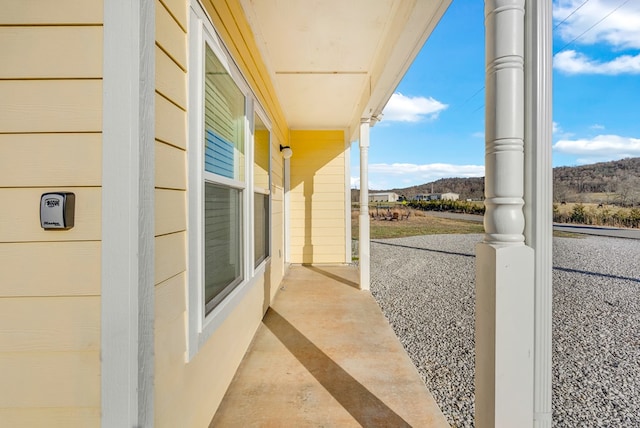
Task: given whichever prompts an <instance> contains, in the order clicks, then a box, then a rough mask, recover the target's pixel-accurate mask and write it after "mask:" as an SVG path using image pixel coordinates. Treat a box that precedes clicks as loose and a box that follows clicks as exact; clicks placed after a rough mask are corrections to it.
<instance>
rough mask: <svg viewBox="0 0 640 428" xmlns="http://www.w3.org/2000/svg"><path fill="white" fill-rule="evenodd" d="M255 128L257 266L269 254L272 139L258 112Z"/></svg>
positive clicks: (255, 255)
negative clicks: (270, 149)
mask: <svg viewBox="0 0 640 428" xmlns="http://www.w3.org/2000/svg"><path fill="white" fill-rule="evenodd" d="M253 123H254V130H253V147H254V149H253V153H254V163H253V186H254V204H253V210H254V214H253V242H254V246H253V248H254V263H255V266H256V267H257V266H258V265H259V264H260V263H261V262H262V261H263V260H265V259H266V258H267V257H268V256H269V255H270V254H269V247H270V242H269V218H270V217H269V212H270V209H269V207H270V205H269V188H270V186H271V183H270V176H269V171H270V162H269V160H270V158H271V153H270V151H269V148H270V146H271V140H270V138H269V130H268V129H267V127H266V126H265V125H264V123H263V122H262V119H260V116H258V115H257V114H256V115H255V117H254V121H253Z"/></svg>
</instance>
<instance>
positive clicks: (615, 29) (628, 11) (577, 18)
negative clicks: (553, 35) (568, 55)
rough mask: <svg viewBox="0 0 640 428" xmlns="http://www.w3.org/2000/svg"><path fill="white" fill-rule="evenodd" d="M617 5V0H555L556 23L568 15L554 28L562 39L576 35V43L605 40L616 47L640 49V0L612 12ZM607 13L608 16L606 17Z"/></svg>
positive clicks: (569, 38)
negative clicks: (585, 0) (586, 0)
mask: <svg viewBox="0 0 640 428" xmlns="http://www.w3.org/2000/svg"><path fill="white" fill-rule="evenodd" d="M583 3H584V5H583V6H581V5H582V4H583ZM620 4H621V2H620V0H591V1H588V2H586V3H585V2H584V0H557V1H554V8H553V18H554V20H555V21H556V22H557V23H559V22H561V21H563V20H564V19H565V18H567V17H568V18H567V20H566V21H565V22H563V23H562V24H561V25H560V26H559V27H558V28H557V30H556V31H558V33H559V34H560V37H561V38H562V39H563V40H564V41H565V42H571V41H572V40H574V39H575V38H576V37H579V39H578V40H577V41H576V43H580V44H588V45H590V44H596V43H606V44H608V45H610V46H613V47H615V48H617V49H639V48H640V2H638V1H637V0H631V1H629V2H627V3H626V4H624V5H623V6H622V7H620V8H619V9H617V10H616V11H615V12H613V13H611V12H612V11H613V10H614V9H616V8H617V7H618V6H620ZM576 9H577V10H576ZM574 11H575V13H573V14H572V12H574ZM609 13H611V15H609V16H607V15H608V14H609ZM571 14H572V15H571ZM569 15H571V16H569ZM605 16H606V18H605V19H604V20H602V22H599V23H598V21H600V20H601V19H602V18H604V17H605ZM596 23H598V24H597V25H595V26H593V25H594V24H596ZM592 26H593V28H591V29H590V27H592ZM587 30H588V31H587ZM585 31H586V33H585ZM583 33H584V34H583Z"/></svg>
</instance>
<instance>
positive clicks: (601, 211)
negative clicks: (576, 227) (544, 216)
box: [553, 204, 640, 228]
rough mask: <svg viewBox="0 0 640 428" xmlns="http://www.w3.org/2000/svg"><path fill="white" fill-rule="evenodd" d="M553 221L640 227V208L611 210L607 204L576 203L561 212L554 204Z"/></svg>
mask: <svg viewBox="0 0 640 428" xmlns="http://www.w3.org/2000/svg"><path fill="white" fill-rule="evenodd" d="M553 221H555V222H558V223H576V224H589V225H595V226H613V227H635V228H640V208H631V209H628V208H627V209H618V210H615V211H613V210H611V209H609V208H608V207H606V206H598V207H597V208H594V207H593V206H592V207H586V206H585V205H583V204H575V205H574V206H573V209H572V210H571V211H570V212H566V213H564V212H561V211H560V210H559V207H558V204H554V205H553Z"/></svg>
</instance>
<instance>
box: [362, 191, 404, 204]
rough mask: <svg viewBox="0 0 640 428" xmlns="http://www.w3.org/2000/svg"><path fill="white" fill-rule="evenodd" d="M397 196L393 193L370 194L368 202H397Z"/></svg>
mask: <svg viewBox="0 0 640 428" xmlns="http://www.w3.org/2000/svg"><path fill="white" fill-rule="evenodd" d="M397 201H398V194H397V193H394V192H383V193H371V194H369V202H397Z"/></svg>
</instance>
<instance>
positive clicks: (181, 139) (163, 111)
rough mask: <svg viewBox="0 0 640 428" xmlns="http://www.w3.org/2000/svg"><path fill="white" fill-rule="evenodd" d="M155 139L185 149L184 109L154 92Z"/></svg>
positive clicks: (185, 125)
mask: <svg viewBox="0 0 640 428" xmlns="http://www.w3.org/2000/svg"><path fill="white" fill-rule="evenodd" d="M155 104H156V105H155V110H156V140H157V141H162V142H163V143H166V144H169V145H172V146H175V147H177V148H180V149H183V150H186V149H187V114H186V112H185V110H184V109H181V108H180V107H178V106H177V105H175V104H173V103H172V102H171V101H169V100H168V99H167V98H165V97H164V96H162V95H160V94H159V93H156V98H155Z"/></svg>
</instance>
